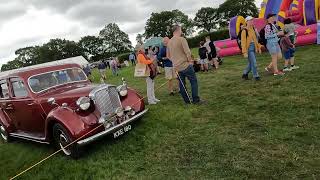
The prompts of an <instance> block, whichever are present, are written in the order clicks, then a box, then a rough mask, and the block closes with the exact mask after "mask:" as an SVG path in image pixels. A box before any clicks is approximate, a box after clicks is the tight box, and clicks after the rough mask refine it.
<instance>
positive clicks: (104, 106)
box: [90, 86, 121, 114]
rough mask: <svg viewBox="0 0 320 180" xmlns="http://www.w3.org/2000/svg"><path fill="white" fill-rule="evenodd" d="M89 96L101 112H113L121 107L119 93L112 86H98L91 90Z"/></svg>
mask: <svg viewBox="0 0 320 180" xmlns="http://www.w3.org/2000/svg"><path fill="white" fill-rule="evenodd" d="M90 96H91V98H92V99H93V101H94V103H95V105H96V107H97V108H98V110H99V111H100V113H101V114H113V113H114V112H115V111H116V109H117V108H118V107H121V102H120V98H119V94H118V92H117V89H116V87H114V86H104V87H100V88H98V89H96V90H93V92H92V94H91V95H90Z"/></svg>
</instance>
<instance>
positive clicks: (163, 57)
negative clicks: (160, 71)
mask: <svg viewBox="0 0 320 180" xmlns="http://www.w3.org/2000/svg"><path fill="white" fill-rule="evenodd" d="M169 41H170V39H169V38H168V37H165V38H163V44H164V46H163V47H162V48H161V49H160V52H159V54H158V60H159V61H162V62H163V65H164V73H165V78H166V79H167V80H168V81H169V82H168V89H169V92H170V95H171V96H172V95H174V86H173V84H174V82H173V81H174V80H175V79H177V74H176V72H175V71H174V69H173V65H172V61H171V60H170V59H168V58H167V45H168V43H169Z"/></svg>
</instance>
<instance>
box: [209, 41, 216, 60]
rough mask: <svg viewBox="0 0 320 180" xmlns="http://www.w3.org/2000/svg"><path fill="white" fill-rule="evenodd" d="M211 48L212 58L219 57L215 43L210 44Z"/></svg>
mask: <svg viewBox="0 0 320 180" xmlns="http://www.w3.org/2000/svg"><path fill="white" fill-rule="evenodd" d="M209 47H210V49H211V52H210V56H211V57H212V58H215V57H217V50H216V46H215V45H214V43H213V41H211V42H210V43H209Z"/></svg>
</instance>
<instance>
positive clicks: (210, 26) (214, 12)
mask: <svg viewBox="0 0 320 180" xmlns="http://www.w3.org/2000/svg"><path fill="white" fill-rule="evenodd" d="M219 22H220V14H219V11H218V9H217V8H212V7H203V8H201V9H199V10H198V12H197V14H196V17H195V18H194V24H195V26H197V27H198V28H199V29H202V30H203V32H211V31H212V30H216V29H218V28H219V27H220V25H219Z"/></svg>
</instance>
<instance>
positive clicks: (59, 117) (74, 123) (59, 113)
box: [46, 107, 96, 139]
mask: <svg viewBox="0 0 320 180" xmlns="http://www.w3.org/2000/svg"><path fill="white" fill-rule="evenodd" d="M87 119H96V117H95V116H94V115H93V114H91V115H89V116H86V117H83V116H80V115H79V114H78V113H77V112H75V111H74V110H72V109H70V108H66V107H57V108H55V109H53V110H52V111H51V112H50V113H49V114H48V116H47V120H46V137H47V138H49V139H50V138H51V135H52V131H51V130H52V126H53V124H55V123H60V124H61V125H62V126H64V127H65V128H66V129H67V130H68V131H69V133H70V135H71V136H72V139H77V138H79V137H81V135H83V134H85V133H86V132H88V131H89V130H90V127H91V126H90V125H88V124H86V123H85V121H86V120H87Z"/></svg>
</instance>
